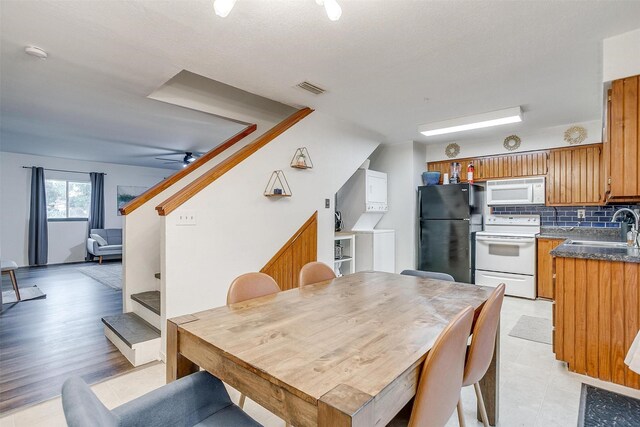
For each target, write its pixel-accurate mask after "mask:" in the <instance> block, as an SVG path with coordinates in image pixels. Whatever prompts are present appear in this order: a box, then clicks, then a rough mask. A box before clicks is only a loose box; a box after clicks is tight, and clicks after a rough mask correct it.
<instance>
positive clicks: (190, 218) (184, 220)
mask: <svg viewBox="0 0 640 427" xmlns="http://www.w3.org/2000/svg"><path fill="white" fill-rule="evenodd" d="M176 225H196V213H195V212H194V211H182V212H180V213H179V214H178V221H177V222H176Z"/></svg>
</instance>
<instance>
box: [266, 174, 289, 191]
mask: <svg viewBox="0 0 640 427" xmlns="http://www.w3.org/2000/svg"><path fill="white" fill-rule="evenodd" d="M264 195H265V196H267V197H291V187H289V183H288V182H287V177H286V176H284V172H282V171H281V170H277V171H273V173H272V174H271V178H269V182H268V183H267V186H266V187H265V188H264Z"/></svg>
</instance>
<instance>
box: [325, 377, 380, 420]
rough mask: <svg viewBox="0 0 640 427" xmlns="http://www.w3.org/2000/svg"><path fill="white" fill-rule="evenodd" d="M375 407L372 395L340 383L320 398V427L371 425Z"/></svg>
mask: <svg viewBox="0 0 640 427" xmlns="http://www.w3.org/2000/svg"><path fill="white" fill-rule="evenodd" d="M373 409H374V408H373V397H372V396H370V395H368V394H366V393H364V392H362V391H360V390H356V389H354V388H353V387H350V386H348V385H345V384H340V385H338V386H336V387H335V388H333V389H332V390H330V391H329V392H328V393H326V394H325V395H323V396H322V397H321V398H320V399H319V400H318V427H370V426H372V425H374V424H375V416H374V413H373Z"/></svg>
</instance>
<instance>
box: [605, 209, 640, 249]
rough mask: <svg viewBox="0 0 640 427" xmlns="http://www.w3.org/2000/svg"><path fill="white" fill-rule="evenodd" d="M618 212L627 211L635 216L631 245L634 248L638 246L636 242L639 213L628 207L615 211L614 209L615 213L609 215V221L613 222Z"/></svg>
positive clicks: (639, 219) (639, 246)
mask: <svg viewBox="0 0 640 427" xmlns="http://www.w3.org/2000/svg"><path fill="white" fill-rule="evenodd" d="M620 212H629V213H631V214H632V215H633V217H634V218H635V220H636V225H635V232H634V233H635V234H634V240H633V247H634V248H640V245H639V244H638V226H640V215H638V214H637V213H636V212H635V211H632V210H631V209H629V208H621V209H618V210H617V211H615V213H614V214H613V216H612V217H611V222H615V220H616V218H617V217H618V214H619V213H620Z"/></svg>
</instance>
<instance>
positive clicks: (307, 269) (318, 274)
mask: <svg viewBox="0 0 640 427" xmlns="http://www.w3.org/2000/svg"><path fill="white" fill-rule="evenodd" d="M335 278H336V273H335V272H334V271H333V269H332V268H331V267H329V266H328V265H327V264H325V263H324V262H309V263H307V264H305V265H304V266H303V267H302V268H301V269H300V276H299V280H298V285H299V286H300V287H302V286H306V285H313V284H314V283H318V282H324V281H325V280H332V279H335Z"/></svg>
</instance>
